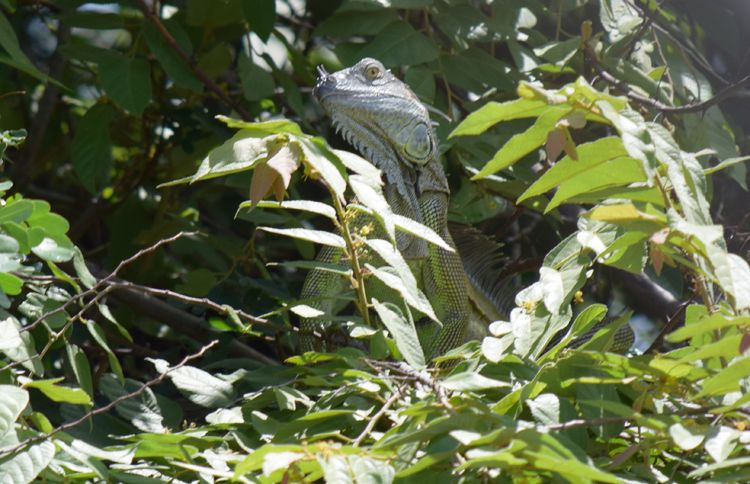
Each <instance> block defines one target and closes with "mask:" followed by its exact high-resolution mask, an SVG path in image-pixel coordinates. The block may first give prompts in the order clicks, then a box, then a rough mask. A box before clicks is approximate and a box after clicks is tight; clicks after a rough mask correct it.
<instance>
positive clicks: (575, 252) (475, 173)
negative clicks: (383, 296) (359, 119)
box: [0, 0, 750, 482]
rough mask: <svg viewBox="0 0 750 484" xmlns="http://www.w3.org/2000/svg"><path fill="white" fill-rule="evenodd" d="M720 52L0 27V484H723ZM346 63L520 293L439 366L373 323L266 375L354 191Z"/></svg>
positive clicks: (408, 1) (170, 14)
mask: <svg viewBox="0 0 750 484" xmlns="http://www.w3.org/2000/svg"><path fill="white" fill-rule="evenodd" d="M748 46H750V4H748V3H747V2H745V1H743V0H715V1H713V2H705V1H702V0H691V1H668V0H664V1H656V0H588V1H587V0H531V1H528V0H526V1H522V0H494V1H470V0H334V1H328V0H308V1H304V0H277V1H275V0H214V1H209V0H174V1H162V2H156V1H151V0H128V1H121V2H104V1H88V2H84V1H78V0H49V1H32V0H0V156H2V170H3V174H2V182H0V191H1V192H2V204H0V290H1V292H0V306H1V307H2V309H0V386H1V388H0V481H1V482H30V481H32V480H34V479H45V480H48V481H66V482H67V481H76V480H81V481H85V480H98V479H101V480H111V481H118V482H119V481H123V482H150V481H152V480H153V481H162V480H173V481H176V482H183V481H184V482H195V481H208V482H212V481H221V480H241V481H251V482H256V481H258V482H278V481H281V482H295V481H302V480H308V481H315V480H316V479H326V480H327V481H331V482H391V481H393V480H396V481H398V482H410V481H417V480H424V479H429V478H432V479H439V480H441V481H454V480H464V481H466V482H475V481H477V482H494V481H495V480H506V481H510V480H522V481H532V482H536V481H546V480H550V479H558V480H569V481H574V482H584V481H605V482H620V481H622V480H629V481H648V482H652V481H660V482H668V481H689V480H695V479H711V480H713V481H738V480H739V481H741V480H746V479H748V478H750V454H749V453H748V449H750V430H748V428H747V427H748V411H749V410H750V409H749V408H748V401H750V397H748V396H747V395H748V390H749V389H750V388H749V387H750V359H747V358H746V353H747V351H748V348H749V347H750V336H748V328H750V268H749V267H748V263H747V261H748V258H750V243H749V240H750V215H749V212H748V207H750V196H749V195H748V192H747V185H748V180H749V178H750V175H749V174H748V171H747V169H746V162H745V160H746V158H744V157H743V156H744V155H748V154H750V153H749V152H750V137H749V136H748V133H750V116H748V112H750V99H749V95H750V90H748V89H750V88H748V86H750V47H748ZM365 56H370V57H375V58H377V59H379V60H381V61H382V62H383V63H384V64H385V65H386V66H387V67H389V68H391V69H392V71H393V72H394V73H396V74H397V75H398V76H399V77H400V78H401V79H404V80H405V82H407V83H408V84H409V85H410V86H411V87H412V89H413V90H414V91H415V92H416V93H417V94H418V96H419V97H420V98H421V99H422V100H423V102H425V103H426V104H427V105H428V106H430V111H431V113H432V114H433V121H434V122H435V124H436V130H437V134H438V137H439V139H440V142H441V152H442V155H443V161H444V166H445V169H446V172H447V174H448V176H449V180H450V183H451V190H452V193H453V196H452V200H451V209H450V215H451V219H452V220H453V221H455V222H461V223H465V224H471V225H474V226H476V227H478V228H479V229H480V230H482V231H483V232H484V233H485V234H487V235H489V236H493V237H494V238H495V239H496V240H498V241H501V242H502V243H503V247H502V249H501V250H502V251H503V254H504V258H503V261H502V264H501V266H500V267H498V271H502V276H503V277H508V276H512V278H510V279H509V280H511V281H512V285H509V289H508V299H509V300H512V299H513V297H514V295H515V292H516V290H517V289H522V288H523V290H522V291H521V292H520V294H519V295H518V296H517V297H515V303H516V305H517V308H516V309H514V311H513V312H512V313H511V315H510V316H509V321H507V322H498V323H495V324H494V325H493V326H492V327H491V328H490V330H491V332H492V335H491V336H488V337H487V338H485V339H484V340H483V341H474V342H469V343H467V344H466V345H464V346H463V347H461V348H459V349H458V350H456V351H454V352H453V353H452V354H450V355H448V356H447V357H446V358H447V359H449V360H451V361H452V362H453V364H452V365H446V366H444V367H443V369H442V371H436V370H430V371H428V370H427V369H425V368H423V367H422V364H423V361H421V360H420V358H419V354H418V353H419V352H418V351H413V345H410V343H413V340H410V338H411V335H410V333H409V331H408V328H409V324H408V321H407V320H406V319H408V318H405V317H404V314H406V313H408V308H407V307H406V306H407V305H406V304H405V303H404V302H403V301H401V302H400V304H401V306H400V307H401V309H398V308H399V306H398V305H391V306H388V307H385V306H376V307H374V308H372V309H371V310H370V312H371V313H372V317H373V318H374V317H375V315H378V316H379V317H380V318H381V319H382V320H383V322H384V323H385V325H386V326H387V328H388V330H390V331H385V330H383V329H382V328H380V329H377V330H374V331H373V330H370V329H367V328H364V327H363V326H362V324H361V322H362V320H363V317H362V316H363V315H362V314H357V313H356V312H355V313H353V314H351V315H349V316H347V317H344V318H342V319H343V321H342V323H344V324H348V325H349V329H350V330H351V332H352V334H353V335H354V336H356V337H359V338H362V339H363V341H364V342H365V344H363V345H362V348H368V350H367V351H364V350H362V349H354V348H341V349H339V350H338V351H336V352H333V353H325V354H315V353H308V354H305V355H298V354H297V351H296V348H297V334H296V331H295V327H296V324H297V320H298V318H299V315H309V314H310V313H309V312H308V311H309V309H310V308H309V307H307V306H306V305H305V304H304V303H305V302H304V301H299V300H298V295H299V293H300V288H301V285H302V282H303V281H304V277H305V274H306V272H307V269H309V268H310V267H311V265H312V261H313V260H314V255H315V252H316V246H315V244H314V243H312V242H316V241H317V242H320V241H324V242H325V241H326V240H327V241H329V244H330V243H331V242H330V241H331V240H334V243H338V240H339V239H332V238H326V237H328V236H330V235H333V234H331V232H334V230H333V229H334V227H336V226H340V225H341V224H342V223H344V218H343V217H342V214H341V212H340V211H337V210H334V209H335V208H337V207H336V203H332V201H333V200H335V199H336V198H337V195H338V194H345V195H346V198H347V199H349V198H350V197H351V193H352V191H351V189H350V188H354V189H355V190H356V187H355V185H356V183H360V182H361V181H362V178H361V177H360V178H357V177H354V176H348V175H347V169H348V171H349V172H350V173H351V172H352V171H354V172H358V173H359V174H366V175H368V176H369V179H370V181H371V182H372V181H373V179H374V178H376V177H373V176H372V171H371V167H369V165H367V164H366V163H364V162H363V161H362V160H361V159H359V158H357V157H355V156H352V155H347V154H346V153H344V152H342V151H336V150H350V149H351V148H350V147H348V145H347V144H346V143H345V141H344V140H343V139H341V138H339V137H338V136H337V135H336V134H335V133H334V132H333V130H331V128H330V124H329V121H328V120H327V119H325V117H324V116H323V113H322V111H321V109H320V107H319V106H318V105H317V104H316V103H315V102H314V100H313V99H312V98H311V86H312V85H313V83H314V79H315V75H314V72H315V70H314V68H315V66H316V65H319V64H322V65H324V66H326V67H327V69H328V70H329V71H334V70H337V69H339V68H341V67H345V66H348V65H351V64H353V63H354V62H356V61H357V60H359V59H360V58H362V57H365ZM219 115H221V116H219ZM217 116H218V117H217ZM282 119H288V120H290V121H281V120H282ZM258 122H260V123H259V124H257V123H258ZM316 135H317V136H319V137H316ZM326 140H327V141H326ZM239 146H242V147H243V149H242V150H239V149H236V148H237V147H239ZM280 147H286V148H288V150H287V151H285V153H287V155H285V158H284V159H283V160H280V159H279V158H277V161H282V162H283V163H282V165H283V166H284V167H285V168H284V169H279V168H278V166H279V164H278V163H276V164H274V163H269V159H273V158H274V156H275V155H276V154H278V152H279V151H278V150H279V148H280ZM269 166H271V169H269V168H268V167H269ZM298 168H299V169H298ZM174 180H178V181H179V180H181V181H182V182H178V183H169V182H172V181H174ZM358 180H359V182H358ZM187 181H191V182H194V183H190V184H185V183H184V182H187ZM321 182H322V183H321ZM374 186H375V188H377V184H375V185H374ZM267 192H271V193H275V194H277V195H282V194H284V193H285V194H286V198H287V199H291V200H304V202H299V203H298V204H297V205H294V204H292V205H286V206H280V205H278V204H274V203H265V204H264V205H263V207H265V208H252V207H251V205H252V204H251V203H249V201H248V200H249V199H250V198H253V199H258V198H261V197H263V196H264V195H266V194H267ZM331 195H333V198H331ZM360 201H362V203H364V204H365V205H368V203H367V201H363V200H362V197H360ZM313 202H322V203H325V204H327V205H321V204H320V203H318V204H315V203H313ZM371 202H372V203H371V206H370V207H369V208H370V209H373V210H375V211H376V212H377V210H378V207H379V206H380V205H378V200H372V201H371ZM279 208H281V210H279ZM300 209H301V210H300ZM321 215H323V216H321ZM376 215H378V214H376ZM379 215H383V214H379ZM327 218H328V219H327ZM329 219H330V220H329ZM260 226H263V227H267V228H268V227H270V228H269V229H268V230H256V229H257V228H258V227H260ZM286 229H306V230H302V231H300V230H296V231H289V230H286ZM312 230H318V231H320V232H314V231H312ZM274 231H275V233H274ZM323 231H327V232H329V234H328V235H326V233H325V232H323ZM279 234H282V235H293V236H294V237H292V238H286V237H282V236H280V235H279ZM311 241H312V242H311ZM348 242H351V241H348ZM386 262H387V263H388V264H389V265H391V266H392V267H397V266H398V264H399V261H398V260H388V259H386ZM356 277H361V275H355V278H356ZM344 297H349V296H348V295H344ZM351 297H352V298H353V296H351ZM388 308H390V309H388ZM394 308H396V309H394ZM402 309H403V311H404V314H401V313H400V312H399V311H401V310H402ZM389 311H390V312H389ZM644 320H645V321H646V324H643V325H642V326H637V323H633V324H636V326H637V327H638V328H640V329H639V331H638V332H637V333H638V336H639V340H638V341H637V348H636V350H638V351H635V352H636V353H639V352H644V351H645V354H643V355H634V356H630V357H628V356H624V355H620V354H617V353H614V352H609V351H608V350H609V349H611V348H612V344H613V341H612V340H613V335H614V332H615V329H616V328H617V326H618V325H623V324H627V323H628V321H631V322H634V321H644ZM600 321H610V322H611V324H609V325H607V326H605V327H604V329H602V330H600V331H599V332H597V333H596V334H595V335H594V337H593V338H592V339H591V340H589V341H588V343H585V344H583V346H579V347H578V348H575V349H574V348H572V347H567V348H566V347H565V346H566V345H567V344H568V343H569V342H570V341H572V340H575V339H576V338H577V337H580V336H581V335H584V334H585V333H587V332H588V331H589V330H590V329H591V327H592V326H593V325H595V324H596V323H598V322H600ZM399 328H400V329H401V330H400V329H399ZM404 328H406V330H403V329H404ZM566 328H567V329H566ZM402 330H403V331H402ZM560 331H562V332H563V333H562V334H563V335H564V337H563V339H562V341H558V340H555V339H554V337H555V335H556V334H557V333H559V332H560ZM558 337H559V336H558ZM654 337H656V341H654V342H653V343H652V341H653V340H654ZM578 341H579V342H580V338H579V339H578ZM410 348H412V349H410ZM545 350H547V351H545ZM399 360H406V361H407V362H408V363H409V364H410V365H406V364H404V363H402V362H400V361H399ZM282 362H284V363H285V364H284V365H282V364H281V363H282Z"/></svg>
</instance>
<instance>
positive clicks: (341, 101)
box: [302, 59, 470, 356]
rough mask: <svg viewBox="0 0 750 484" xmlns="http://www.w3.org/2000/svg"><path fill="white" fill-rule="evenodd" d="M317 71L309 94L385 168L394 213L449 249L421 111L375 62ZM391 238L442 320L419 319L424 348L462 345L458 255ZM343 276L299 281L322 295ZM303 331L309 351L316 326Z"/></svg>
mask: <svg viewBox="0 0 750 484" xmlns="http://www.w3.org/2000/svg"><path fill="white" fill-rule="evenodd" d="M319 74H320V75H319V79H318V82H317V84H316V86H315V90H314V91H313V93H314V95H315V97H316V98H317V99H318V101H319V102H320V104H321V105H322V106H323V108H324V109H325V110H326V112H327V113H328V114H329V116H330V117H331V118H332V120H333V122H334V124H335V125H336V126H337V128H338V129H339V130H340V131H341V132H342V134H343V136H344V137H345V138H346V139H347V140H349V141H350V142H351V143H352V144H353V145H354V146H355V147H356V148H357V149H358V150H359V151H360V152H361V153H362V154H363V155H364V156H365V157H366V158H367V159H369V160H370V161H371V162H372V163H373V164H375V165H376V166H377V167H378V168H379V169H380V170H381V171H382V172H383V174H384V176H385V188H384V195H385V198H386V200H387V201H388V204H389V205H390V207H391V209H392V210H393V212H394V213H397V214H399V215H404V216H406V217H409V218H412V219H414V220H416V221H418V222H420V223H422V224H424V225H426V226H427V227H429V228H431V229H432V230H434V231H435V232H436V233H437V234H439V235H440V236H441V237H442V238H443V240H445V241H446V242H447V243H448V244H450V245H451V246H453V241H452V239H451V235H450V232H449V231H448V197H449V194H450V192H449V190H448V182H447V180H446V178H445V173H444V172H443V168H442V166H441V165H440V162H439V160H438V152H437V142H436V139H435V136H434V133H433V131H432V127H431V123H430V118H429V115H428V113H427V109H426V108H425V107H424V106H423V105H422V104H421V103H420V102H419V99H417V97H416V96H415V95H414V93H413V92H412V91H411V90H410V89H409V88H408V87H407V86H406V85H405V84H404V83H403V82H401V81H400V80H398V79H397V78H396V77H395V76H393V74H391V73H390V72H389V71H387V70H386V69H385V68H384V67H383V65H382V64H381V63H380V62H378V61H376V60H374V59H363V60H361V61H360V62H358V63H357V64H356V65H354V66H352V67H350V68H348V69H344V70H341V71H339V72H336V73H333V74H328V73H326V72H325V71H323V70H322V69H321V70H320V72H319ZM396 242H397V246H398V249H399V251H400V252H401V253H402V255H403V256H404V257H405V258H406V259H407V260H409V261H410V265H411V267H412V268H413V272H414V273H415V274H414V275H415V277H416V278H417V281H418V282H419V283H420V287H421V288H422V290H423V292H424V293H425V295H426V296H427V298H428V299H429V301H430V303H431V305H432V307H433V309H434V311H435V314H436V315H437V317H438V319H439V320H440V321H441V322H442V323H443V326H442V328H441V327H439V326H438V325H437V324H436V323H431V322H422V323H421V324H420V326H421V327H419V328H418V330H419V333H420V339H421V342H422V345H423V347H424V349H425V353H426V355H428V356H435V355H439V354H441V353H444V352H445V351H447V350H448V349H450V348H452V347H454V346H456V345H458V344H460V343H462V342H463V340H464V335H465V332H466V327H467V323H468V320H469V313H470V310H469V301H468V295H467V280H466V275H465V273H464V270H463V266H462V264H461V259H460V257H459V255H458V252H456V251H453V252H449V251H447V250H444V249H441V248H439V247H437V246H434V245H432V244H427V243H426V242H424V241H423V240H422V239H419V238H416V237H413V236H408V235H407V234H403V233H398V234H397V238H396ZM340 258H341V253H340V251H337V250H335V249H325V250H324V251H323V252H322V253H321V255H320V256H319V259H321V260H324V261H326V262H338V261H339V259H340ZM336 279H338V281H337V280H336ZM341 279H342V278H340V277H339V276H337V275H335V274H331V273H328V272H324V271H321V270H314V271H312V272H311V273H310V275H309V276H308V278H307V279H306V281H305V285H304V287H303V290H302V297H303V299H306V300H308V299H315V298H318V299H321V297H322V296H326V295H332V294H336V293H337V291H338V290H339V289H340V288H341V282H340V280H341ZM322 304H324V303H323V302H319V303H318V305H322ZM323 309H328V308H323ZM302 330H303V333H304V334H306V336H304V337H303V339H302V345H303V349H306V350H307V349H312V347H314V346H315V344H314V343H315V339H314V338H313V337H310V333H311V332H312V331H314V330H315V324H314V323H313V322H312V321H311V320H304V321H303V323H302Z"/></svg>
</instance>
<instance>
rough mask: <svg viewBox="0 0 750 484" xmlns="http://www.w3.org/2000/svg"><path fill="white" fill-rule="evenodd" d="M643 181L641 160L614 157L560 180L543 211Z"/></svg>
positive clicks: (644, 179)
mask: <svg viewBox="0 0 750 484" xmlns="http://www.w3.org/2000/svg"><path fill="white" fill-rule="evenodd" d="M579 153H580V147H579ZM579 157H580V154H579ZM547 174H549V172H547V173H545V175H547ZM542 178H544V176H543V177H542ZM540 181H541V180H540ZM645 181H646V175H645V174H644V173H643V168H642V165H641V162H639V161H638V160H634V159H632V158H616V159H614V160H611V161H608V162H606V163H604V164H601V165H598V166H596V167H594V168H591V169H590V170H588V171H587V172H585V173H582V174H580V175H577V176H573V177H571V178H570V179H569V180H566V181H564V182H562V183H561V184H560V187H559V188H558V190H557V191H556V192H555V196H554V197H552V200H550V203H549V204H548V205H547V206H546V207H545V209H544V211H545V213H547V212H549V211H550V210H552V209H554V208H556V207H558V206H559V205H560V204H562V203H565V202H566V201H568V200H569V199H571V198H574V197H577V196H580V195H585V194H587V193H590V192H593V191H595V190H601V189H604V188H610V187H617V186H624V185H629V184H631V183H636V182H645ZM537 183H538V182H537ZM531 188H533V185H532V187H530V188H529V190H530V189H531ZM527 192H528V190H527ZM525 196H526V194H525V193H524V195H521V197H522V198H523V197H525ZM519 203H520V201H519Z"/></svg>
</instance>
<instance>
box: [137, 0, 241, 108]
mask: <svg viewBox="0 0 750 484" xmlns="http://www.w3.org/2000/svg"><path fill="white" fill-rule="evenodd" d="M136 3H137V4H138V8H140V9H141V11H142V12H143V15H144V16H145V17H146V18H147V19H149V20H150V21H151V23H152V24H154V27H156V30H157V31H158V32H159V35H161V37H162V38H163V39H164V41H165V42H166V43H167V44H169V46H170V47H171V48H172V50H173V51H175V53H176V54H177V55H178V56H180V58H181V59H182V60H183V61H184V62H185V64H187V65H188V67H190V70H192V71H193V74H195V75H196V77H198V79H200V80H201V82H202V83H203V85H204V86H206V88H208V90H209V91H211V92H213V93H214V94H215V95H216V97H218V98H219V99H220V100H221V101H222V102H223V103H224V104H226V105H227V106H229V107H230V108H232V109H234V110H235V111H236V112H237V114H239V115H240V117H241V118H242V119H244V120H245V121H250V120H251V119H252V116H251V115H250V113H248V112H247V111H246V110H245V108H243V107H242V106H240V105H239V104H237V103H236V102H235V101H234V100H232V98H230V97H229V96H228V95H227V93H225V92H224V91H222V90H221V88H220V87H219V86H218V85H217V84H216V83H215V82H214V81H213V80H212V79H211V78H210V77H208V74H206V73H205V72H204V71H203V69H201V68H200V67H198V64H197V63H196V62H195V60H194V59H192V58H191V57H190V56H189V55H188V54H187V52H185V51H184V50H182V47H180V44H178V43H177V40H175V38H174V37H172V34H170V33H169V31H168V30H167V28H166V27H164V24H163V23H162V21H161V18H159V16H158V15H157V14H156V13H154V12H152V11H151V10H149V8H148V4H147V3H146V1H145V0H136Z"/></svg>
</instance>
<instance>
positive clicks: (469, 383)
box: [440, 371, 511, 392]
mask: <svg viewBox="0 0 750 484" xmlns="http://www.w3.org/2000/svg"><path fill="white" fill-rule="evenodd" d="M440 383H441V384H442V385H443V386H444V387H445V388H446V389H447V390H456V391H461V392H475V391H481V390H490V389H493V388H510V386H511V384H510V383H508V382H504V381H500V380H495V379H493V378H488V377H486V376H484V375H482V374H479V373H477V372H474V371H467V372H462V373H456V374H454V375H451V376H449V377H447V378H445V379H443V380H442V381H441V382H440Z"/></svg>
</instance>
